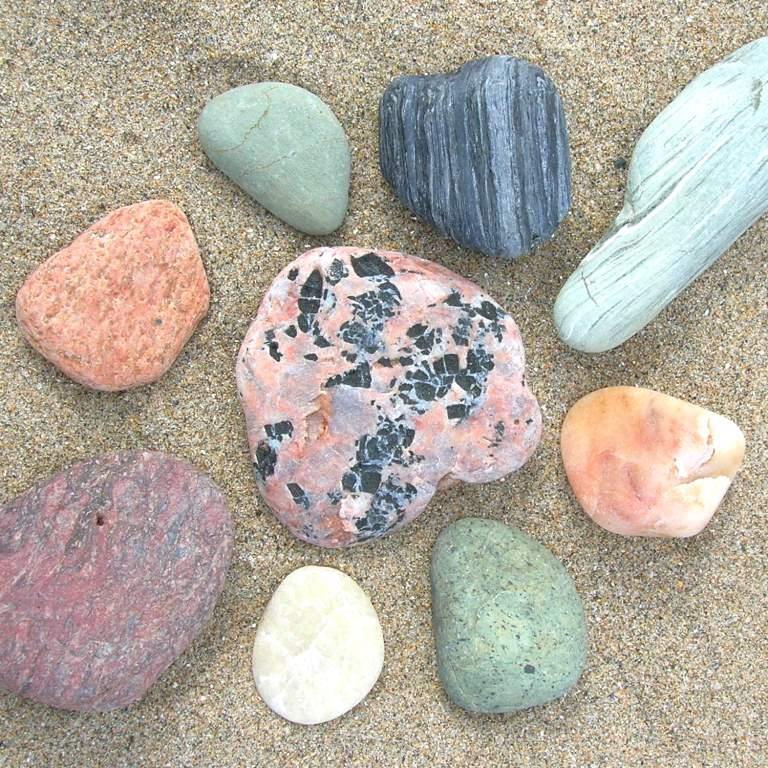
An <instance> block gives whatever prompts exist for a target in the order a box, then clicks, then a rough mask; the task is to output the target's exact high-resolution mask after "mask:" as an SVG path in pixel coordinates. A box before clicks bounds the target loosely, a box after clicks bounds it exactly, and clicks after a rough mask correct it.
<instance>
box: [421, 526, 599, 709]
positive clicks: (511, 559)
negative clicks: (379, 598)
mask: <svg viewBox="0 0 768 768" xmlns="http://www.w3.org/2000/svg"><path fill="white" fill-rule="evenodd" d="M432 619H433V628H434V633H435V644H436V646H437V666H438V672H439V674H440V680H441V681H442V683H443V687H444V688H445V690H446V693H447V694H448V696H449V697H450V698H451V699H452V700H453V701H454V702H455V703H456V704H458V705H459V706H461V707H464V708H465V709H468V710H471V711H473V712H491V713H495V712H513V711H516V710H520V709H527V708H528V707H535V706H537V705H539V704H545V703H546V702H548V701H551V700H552V699H556V698H558V697H560V696H562V695H563V694H565V693H566V691H568V689H569V688H571V687H572V686H573V685H574V684H575V683H576V681H577V680H578V678H579V675H580V674H581V671H582V669H583V667H584V662H585V659H586V652H587V629H586V624H585V621H584V610H583V608H582V604H581V599H580V598H579V595H578V594H577V592H576V588H575V587H574V584H573V581H572V579H571V577H570V576H569V575H568V572H567V571H566V570H565V567H564V566H563V564H562V563H561V562H560V561H559V560H557V558H555V557H554V555H552V554H551V553H550V552H549V551H548V550H547V549H545V548H544V547H543V546H542V545H541V544H539V543H538V542H536V541H534V540H533V539H531V538H530V537H529V536H526V535H525V534H524V533H522V531H519V530H517V529H516V528H512V527H510V526H507V525H504V524H503V523H499V522H497V521H495V520H480V519H477V518H466V519H464V520H459V521H458V522H456V523H453V524H452V525H450V526H448V528H446V529H445V530H444V531H443V532H442V533H441V534H440V536H439V537H438V540H437V543H436V544H435V547H434V550H433V552H432Z"/></svg>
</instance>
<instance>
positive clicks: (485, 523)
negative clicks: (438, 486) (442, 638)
mask: <svg viewBox="0 0 768 768" xmlns="http://www.w3.org/2000/svg"><path fill="white" fill-rule="evenodd" d="M478 524H480V526H479V527H481V528H495V529H496V530H502V529H504V530H506V531H511V532H512V533H514V534H515V535H518V536H521V537H522V538H524V539H526V540H528V541H529V542H532V543H533V544H535V545H536V547H537V548H540V549H541V550H543V551H544V553H546V556H547V557H548V559H551V561H553V562H554V563H555V564H556V565H557V566H558V568H559V570H560V571H561V572H562V574H563V575H564V577H565V579H566V581H567V582H568V583H569V584H570V587H571V589H572V591H573V593H574V594H575V596H576V597H577V604H578V606H579V608H580V613H581V622H580V624H581V630H582V635H583V641H584V642H583V647H584V650H583V654H582V655H581V659H580V660H579V664H578V668H577V671H576V674H575V675H574V676H573V679H572V680H571V681H570V682H568V683H567V685H566V686H565V688H564V689H563V691H562V692H561V693H558V694H556V695H554V696H552V697H550V698H547V699H545V700H543V701H539V702H537V703H534V704H531V705H529V706H526V707H516V708H512V709H506V710H497V709H486V708H483V707H481V706H478V705H477V704H476V703H475V702H474V701H473V700H470V699H468V698H465V697H463V696H462V692H461V686H459V685H458V683H456V684H455V685H454V684H453V682H450V681H448V680H447V679H446V677H445V671H444V670H445V663H444V662H441V654H440V653H439V650H438V649H439V643H438V628H437V617H436V615H435V565H436V561H437V557H438V556H439V555H440V554H441V550H442V549H443V548H445V547H447V546H449V541H450V538H451V537H452V536H453V535H454V533H455V531H456V530H460V529H461V528H474V527H476V526H477V525H478ZM430 598H431V603H432V606H431V607H432V635H433V643H434V646H435V659H436V667H437V673H438V679H439V680H440V685H441V686H442V688H443V690H444V692H445V694H446V696H447V697H448V699H449V700H450V701H451V702H452V703H453V704H455V705H456V706H458V707H461V708H462V709H464V710H466V711H467V712H471V713H474V714H484V715H502V716H503V715H509V714H515V713H517V712H524V711H526V710H528V709H533V708H536V707H541V706H546V705H547V704H550V703H552V702H554V701H557V700H558V699H562V698H563V697H565V696H566V695H568V693H569V692H570V691H571V690H572V689H573V688H574V687H575V686H576V685H577V683H578V682H579V680H580V679H581V677H582V675H583V674H584V670H585V668H586V663H587V658H588V656H589V627H588V625H587V620H586V612H585V610H584V601H583V599H582V597H581V595H580V594H579V592H578V590H577V589H576V584H575V582H574V580H573V577H572V576H571V574H570V572H569V571H568V569H567V568H566V567H565V564H564V563H563V562H562V560H560V558H558V557H557V556H556V555H555V554H554V553H552V552H551V551H550V550H549V549H548V548H547V547H545V546H544V545H543V544H542V543H541V542H539V541H538V540H536V539H534V538H533V537H532V536H529V535H528V534H527V533H525V532H524V531H523V530H521V529H520V528H517V527H515V526H513V525H507V524H506V523H503V522H501V521H500V520H493V519H490V518H482V517H464V518H460V519H459V520H455V521H454V522H452V523H450V524H449V525H447V526H446V527H445V528H443V530H442V531H440V534H439V535H438V537H437V539H436V541H435V544H434V545H433V547H432V553H431V557H430Z"/></svg>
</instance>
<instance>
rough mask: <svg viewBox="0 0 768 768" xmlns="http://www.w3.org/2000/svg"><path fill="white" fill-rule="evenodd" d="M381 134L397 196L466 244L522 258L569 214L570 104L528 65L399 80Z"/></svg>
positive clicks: (504, 60)
mask: <svg viewBox="0 0 768 768" xmlns="http://www.w3.org/2000/svg"><path fill="white" fill-rule="evenodd" d="M379 128H380V135H379V150H380V164H381V171H382V173H383V174H384V177H385V178H386V179H387V181H388V182H389V183H390V184H391V185H392V187H393V188H394V190H395V192H396V194H397V196H398V197H399V198H400V200H401V201H402V202H403V203H404V204H405V205H406V206H407V207H408V208H410V209H411V210H412V211H413V212H414V213H415V214H416V215H417V216H419V217H420V218H422V219H424V220H425V221H427V222H429V223H430V224H432V225H433V226H434V227H435V228H436V229H437V230H438V231H439V232H441V233H442V234H444V235H448V236H449V237H452V238H453V239H454V240H456V242H458V243H460V244H461V245H464V246H466V247H468V248H473V249H475V250H478V251H482V252H483V253H486V254H488V255H491V256H503V257H505V258H516V257H518V256H520V255H522V254H524V253H526V252H528V251H529V250H531V248H533V247H534V246H536V245H537V244H538V243H540V242H542V241H544V240H548V239H549V238H550V237H552V234H553V233H554V231H555V230H556V229H557V227H558V225H559V224H560V222H561V221H562V220H563V218H564V217H565V215H566V213H567V212H568V209H569V207H570V204H571V161H570V153H569V149H568V132H567V128H566V122H565V113H564V111H563V105H562V102H561V100H560V96H559V94H558V92H557V89H556V88H555V85H554V84H553V82H552V81H551V80H550V79H549V77H547V75H546V74H545V73H544V72H543V71H542V70H541V69H539V68H538V67H536V66H534V65H532V64H529V63H528V62H525V61H521V60H519V59H513V58H510V57H509V56H491V57H489V58H485V59H479V60H477V61H472V62H469V63H468V64H465V65H464V66H463V67H462V68H461V69H460V70H459V71H458V72H456V73H454V74H448V75H428V76H424V77H415V76H414V77H410V76H409V77H399V78H397V79H395V80H393V81H392V82H391V83H390V84H389V86H388V87H387V89H386V91H385V92H384V95H383V96H382V99H381V104H380V107H379Z"/></svg>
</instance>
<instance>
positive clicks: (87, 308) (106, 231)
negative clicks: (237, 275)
mask: <svg viewBox="0 0 768 768" xmlns="http://www.w3.org/2000/svg"><path fill="white" fill-rule="evenodd" d="M208 299H209V289H208V279H207V278H206V275H205V269H204V268H203V262H202V261H201V259H200V253H199V252H198V249H197V243H196V242H195V236H194V235H193V233H192V229H191V228H190V226H189V222H188V221H187V218H186V216H185V215H184V213H183V212H182V211H181V210H179V208H177V207H176V206H175V205H174V204H173V203H170V202H168V201H167V200H149V201H146V202H143V203H137V204H136V205H129V206H126V207H124V208H118V209H117V210H115V211H112V212H111V213H109V214H107V215H106V216H105V217H104V218H103V219H100V220H99V221H97V222H96V223H95V224H93V225H92V226H91V227H89V228H88V229H87V230H86V231H85V232H83V233H82V234H81V235H80V236H79V237H77V238H76V239H75V240H74V241H73V242H72V243H71V244H70V245H68V246H67V247H66V248H64V249H62V250H61V251H59V252H58V253H55V254H54V255H53V256H51V257H50V258H49V259H48V260H47V261H45V262H43V264H41V265H40V266H39V267H38V268H37V269H36V270H35V271H34V272H32V274H31V275H29V277H28V278H27V280H26V282H25V283H24V285H23V286H22V287H21V290H19V292H18V294H17V296H16V317H17V319H18V322H19V327H20V328H21V331H22V333H23V334H24V336H25V337H26V338H27V340H28V341H29V343H30V344H31V345H32V346H33V347H34V348H35V349H36V350H37V351H38V352H39V353H40V354H41V355H43V356H44V357H45V358H47V359H48V360H49V361H50V362H52V363H53V364H54V365H55V366H56V367H57V368H59V369H60V370H61V371H62V372H63V373H64V374H66V375H67V376H69V377H70V378H71V379H74V380H75V381H77V382H80V383H81V384H84V385H85V386H87V387H91V388H92V389H98V390H107V391H115V390H123V389H130V388H131V387H138V386H141V385H142V384H149V383H150V382H153V381H155V380H157V379H159V378H160V377H161V376H162V375H163V374H164V373H165V372H166V371H167V370H168V369H169V368H170V367H171V365H172V364H173V362H174V360H176V358H177V357H178V355H179V352H181V349H182V347H183V346H184V345H185V344H186V343H187V341H188V339H189V337H190V336H191V335H192V333H193V332H194V330H195V328H196V326H197V324H198V323H199V322H200V320H201V319H202V318H203V317H204V316H205V314H206V312H207V311H208Z"/></svg>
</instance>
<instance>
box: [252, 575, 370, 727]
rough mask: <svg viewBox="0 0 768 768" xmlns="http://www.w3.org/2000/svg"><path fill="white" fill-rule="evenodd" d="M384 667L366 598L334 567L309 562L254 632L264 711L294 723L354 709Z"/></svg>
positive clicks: (277, 594) (277, 595) (285, 585)
mask: <svg viewBox="0 0 768 768" xmlns="http://www.w3.org/2000/svg"><path fill="white" fill-rule="evenodd" d="M383 664H384V636H383V634H382V632H381V625H380V624H379V619H378V616H377V615H376V611H375V610H374V607H373V606H372V605H371V601H370V600H369V599H368V596H367V595H366V594H365V592H363V590H362V589H361V588H360V587H359V586H358V585H357V583H356V582H355V581H354V580H353V579H351V578H350V577H349V576H347V575H346V574H344V573H342V572H341V571H337V570H336V569H335V568H321V567H318V566H314V565H308V566H305V567H304V568H299V569H298V570H296V571H294V572H293V573H291V574H289V575H288V576H287V577H286V578H285V579H284V580H283V581H282V582H281V584H280V586H279V587H278V588H277V589H276V590H275V594H274V595H272V599H271V600H270V601H269V604H268V605H267V608H266V610H265V611H264V616H263V617H262V619H261V622H260V623H259V628H258V631H257V632H256V640H255V641H254V644H253V677H254V680H255V681H256V688H257V689H258V691H259V694H260V695H261V697H262V698H263V699H264V701H265V702H266V704H267V706H269V707H270V709H272V710H273V711H275V712H277V714H278V715H281V716H282V717H284V718H286V719H287V720H291V721H293V722H294V723H302V724H303V725H313V724H315V723H324V722H326V721H328V720H333V719H334V718H336V717H339V716H340V715H343V714H344V713H345V712H347V711H349V710H350V709H352V707H354V706H356V705H357V704H359V703H360V702H361V701H362V700H363V699H364V698H365V697H366V696H367V695H368V692H369V691H370V690H371V688H373V686H374V684H375V683H376V681H377V680H378V679H379V675H380V674H381V668H382V666H383Z"/></svg>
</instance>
